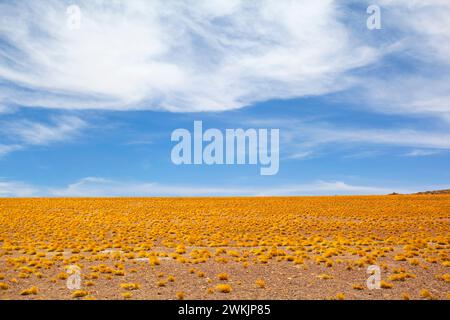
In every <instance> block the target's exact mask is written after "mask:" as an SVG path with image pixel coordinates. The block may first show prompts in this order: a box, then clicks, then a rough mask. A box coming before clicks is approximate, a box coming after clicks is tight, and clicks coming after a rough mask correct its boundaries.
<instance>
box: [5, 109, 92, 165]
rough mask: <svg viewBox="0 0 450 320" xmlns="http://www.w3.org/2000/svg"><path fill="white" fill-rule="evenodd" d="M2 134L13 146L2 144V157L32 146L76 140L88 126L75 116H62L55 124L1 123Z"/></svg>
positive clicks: (31, 122)
mask: <svg viewBox="0 0 450 320" xmlns="http://www.w3.org/2000/svg"><path fill="white" fill-rule="evenodd" d="M0 125H1V128H0V132H1V133H2V135H3V136H4V137H7V138H8V140H9V141H11V144H0V157H1V156H5V155H6V154H8V153H11V152H14V151H19V150H22V149H24V148H26V147H30V146H46V145H49V144H53V143H57V142H63V141H67V140H70V139H73V138H75V137H76V136H77V135H78V134H79V132H80V131H81V130H82V129H84V128H85V127H86V126H87V124H86V122H85V121H83V120H82V119H80V118H78V117H75V116H60V117H55V118H54V119H53V123H51V124H44V123H40V122H34V121H29V120H18V121H13V122H7V121H3V122H1V123H0Z"/></svg>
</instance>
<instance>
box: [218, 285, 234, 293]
mask: <svg viewBox="0 0 450 320" xmlns="http://www.w3.org/2000/svg"><path fill="white" fill-rule="evenodd" d="M216 289H217V291H219V292H222V293H230V292H231V291H232V288H231V286H230V285H229V284H218V285H217V286H216Z"/></svg>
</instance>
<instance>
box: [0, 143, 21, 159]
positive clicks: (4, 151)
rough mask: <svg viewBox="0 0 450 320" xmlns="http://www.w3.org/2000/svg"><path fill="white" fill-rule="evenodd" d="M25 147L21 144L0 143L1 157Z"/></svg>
mask: <svg viewBox="0 0 450 320" xmlns="http://www.w3.org/2000/svg"><path fill="white" fill-rule="evenodd" d="M22 148H23V147H22V146H20V145H4V144H0V158H2V157H3V156H5V155H7V154H9V153H11V152H14V151H18V150H21V149H22Z"/></svg>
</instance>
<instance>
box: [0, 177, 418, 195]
mask: <svg viewBox="0 0 450 320" xmlns="http://www.w3.org/2000/svg"><path fill="white" fill-rule="evenodd" d="M412 190H414V189H411V188H401V187H400V188H399V187H395V188H394V187H392V188H389V187H374V186H363V185H355V184H349V183H346V182H343V181H312V182H307V183H302V184H288V185H277V186H272V187H270V188H264V187H261V186H252V185H247V186H233V185H230V186H214V185H208V186H197V185H188V184H161V183H156V182H133V181H118V180H113V179H106V178H101V177H87V178H83V179H81V180H79V181H76V182H74V183H71V184H69V185H67V186H65V187H60V188H55V187H45V186H41V187H35V186H31V185H27V184H24V183H19V182H1V181H0V197H1V196H4V197H26V196H33V197H39V196H47V197H126V196H128V197H158V196H168V197H177V196H183V197H186V196H194V197H202V196H293V195H375V194H387V193H391V192H393V191H401V192H413V191H412ZM417 190H418V191H420V190H421V189H420V188H417Z"/></svg>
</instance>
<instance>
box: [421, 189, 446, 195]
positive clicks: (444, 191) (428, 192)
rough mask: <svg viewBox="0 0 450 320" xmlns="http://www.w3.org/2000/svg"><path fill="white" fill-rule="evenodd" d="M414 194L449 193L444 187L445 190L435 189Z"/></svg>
mask: <svg viewBox="0 0 450 320" xmlns="http://www.w3.org/2000/svg"><path fill="white" fill-rule="evenodd" d="M416 194H450V189H446V190H436V191H424V192H417V193H416Z"/></svg>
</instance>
